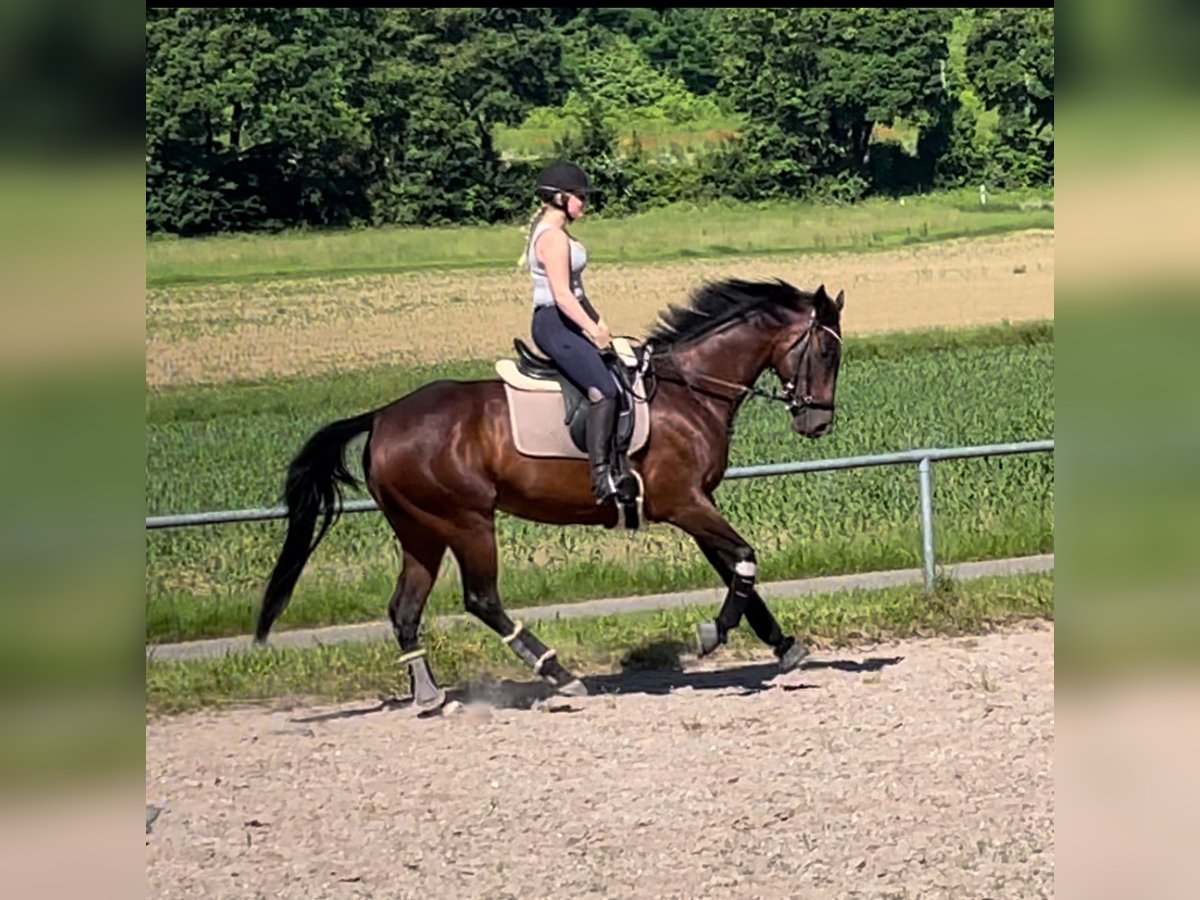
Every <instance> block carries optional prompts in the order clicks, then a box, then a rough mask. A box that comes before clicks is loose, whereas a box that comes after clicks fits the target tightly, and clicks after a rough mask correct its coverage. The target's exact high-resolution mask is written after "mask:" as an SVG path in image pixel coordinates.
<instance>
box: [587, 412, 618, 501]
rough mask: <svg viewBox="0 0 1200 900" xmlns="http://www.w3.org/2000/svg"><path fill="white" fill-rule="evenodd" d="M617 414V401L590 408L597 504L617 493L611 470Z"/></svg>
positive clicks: (589, 437)
mask: <svg viewBox="0 0 1200 900" xmlns="http://www.w3.org/2000/svg"><path fill="white" fill-rule="evenodd" d="M616 414H617V401H616V400H608V399H604V400H600V401H599V402H597V403H592V404H591V405H590V406H589V408H588V421H587V447H588V459H589V460H590V461H591V464H592V491H593V493H595V495H596V504H597V505H599V504H602V503H604V502H606V501H607V500H608V498H609V497H611V496H612V495H613V493H614V492H615V491H616V486H615V485H614V484H613V477H612V468H611V448H612V433H613V421H614V419H615V418H616Z"/></svg>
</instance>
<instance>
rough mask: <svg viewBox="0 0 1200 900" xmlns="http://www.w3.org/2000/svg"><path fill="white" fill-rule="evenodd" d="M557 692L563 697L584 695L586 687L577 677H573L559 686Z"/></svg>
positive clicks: (586, 692)
mask: <svg viewBox="0 0 1200 900" xmlns="http://www.w3.org/2000/svg"><path fill="white" fill-rule="evenodd" d="M557 693H559V694H562V695H563V696H564V697H586V696H587V694H588V689H587V685H586V684H584V683H583V682H582V681H580V680H579V679H578V678H574V679H572V680H571V681H568V682H567V683H566V684H564V685H563V686H562V687H560V688H559V689H558V690H557Z"/></svg>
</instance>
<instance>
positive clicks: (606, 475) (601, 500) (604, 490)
mask: <svg viewBox="0 0 1200 900" xmlns="http://www.w3.org/2000/svg"><path fill="white" fill-rule="evenodd" d="M599 479H603V482H604V483H603V484H602V485H601V491H599V492H598V491H597V490H596V482H597V480H599ZM592 494H593V495H594V496H595V497H596V505H597V506H603V505H604V504H605V503H607V502H608V501H609V500H612V499H613V498H614V497H616V496H617V482H616V480H615V479H614V478H613V474H612V467H611V466H608V465H600V466H597V467H596V468H595V469H593V470H592Z"/></svg>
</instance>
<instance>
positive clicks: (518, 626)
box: [500, 622, 525, 644]
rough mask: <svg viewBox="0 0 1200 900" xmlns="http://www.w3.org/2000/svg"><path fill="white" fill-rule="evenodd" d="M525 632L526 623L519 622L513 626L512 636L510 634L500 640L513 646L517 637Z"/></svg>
mask: <svg viewBox="0 0 1200 900" xmlns="http://www.w3.org/2000/svg"><path fill="white" fill-rule="evenodd" d="M524 630H525V623H524V622H517V623H516V624H515V625H513V631H512V634H510V635H509V636H508V637H502V638H500V640H502V641H504V643H506V644H511V643H512V642H513V641H515V640H516V639H517V635H519V634H520V633H521V632H522V631H524Z"/></svg>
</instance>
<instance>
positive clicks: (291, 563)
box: [254, 410, 375, 644]
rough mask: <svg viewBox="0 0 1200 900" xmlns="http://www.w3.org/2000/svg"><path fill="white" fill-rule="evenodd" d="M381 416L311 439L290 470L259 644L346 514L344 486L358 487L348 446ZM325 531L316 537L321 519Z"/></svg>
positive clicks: (335, 425) (334, 425) (333, 427)
mask: <svg viewBox="0 0 1200 900" xmlns="http://www.w3.org/2000/svg"><path fill="white" fill-rule="evenodd" d="M374 421H375V411H374V410H373V411H371V412H368V413H363V414H362V415H361V416H355V417H354V418H352V419H342V420H340V421H337V422H331V423H330V424H328V425H326V426H325V427H324V428H322V429H321V430H320V431H318V432H317V433H316V434H314V435H313V436H312V437H310V438H309V439H308V442H307V443H305V445H304V447H303V448H302V449H301V450H300V452H299V453H297V454H296V457H295V458H294V459H293V460H292V462H291V465H289V466H288V472H287V480H286V482H285V483H284V489H283V501H284V504H285V505H286V506H287V517H288V525H287V536H286V537H285V538H284V539H283V549H282V550H280V551H279V559H278V560H276V562H275V568H274V570H273V571H272V572H271V578H270V580H269V581H268V582H267V589H266V592H265V593H264V594H263V601H262V609H261V610H260V611H259V614H258V627H257V628H256V629H255V632H254V640H255V641H256V642H257V643H260V644H261V643H263V642H264V641H266V639H267V634H268V632H270V630H271V625H272V624H273V623H274V622H275V620H276V619H277V618H279V615H280V613H282V612H283V611H284V609H286V608H287V605H288V601H289V600H291V599H292V591H293V589H294V588H295V587H296V582H297V581H298V580H299V578H300V572H301V571H302V570H303V569H304V564H305V563H306V562H308V558H309V557H310V556H311V555H312V552H313V551H314V550H316V549H317V545H318V544H320V543H321V540H322V539H323V538H324V537H325V532H327V531H328V530H329V528H330V526H331V525H333V523H334V522H335V521H337V517H338V516H339V515H340V514H341V511H342V485H347V486H349V487H357V486H358V479H357V478H355V477H354V475H353V474H351V472H350V470H349V469H348V468H346V460H345V450H346V445H347V444H349V443H350V441H352V440H353V439H354V438H355V437H357V436H358V435H360V434H362V433H363V432H364V431H365V432H368V437H367V440H368V441H369V440H370V435H369V432H370V430H371V426H372V425H373V423H374ZM318 518H321V519H322V522H321V530H320V531H318V532H317V536H316V538H315V539H314V538H313V530H314V528H315V527H316V524H317V519H318Z"/></svg>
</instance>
